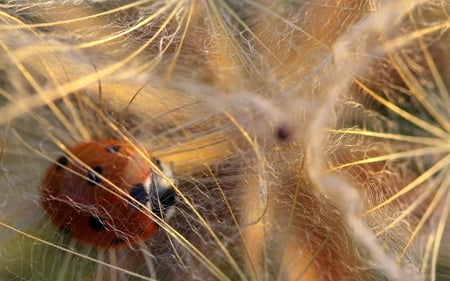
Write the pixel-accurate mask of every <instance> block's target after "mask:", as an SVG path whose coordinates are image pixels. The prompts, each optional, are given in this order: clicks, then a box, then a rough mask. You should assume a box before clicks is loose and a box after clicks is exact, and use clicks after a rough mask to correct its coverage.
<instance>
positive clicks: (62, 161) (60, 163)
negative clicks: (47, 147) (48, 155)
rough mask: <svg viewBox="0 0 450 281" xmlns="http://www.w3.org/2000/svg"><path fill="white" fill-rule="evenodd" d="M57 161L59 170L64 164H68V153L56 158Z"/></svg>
mask: <svg viewBox="0 0 450 281" xmlns="http://www.w3.org/2000/svg"><path fill="white" fill-rule="evenodd" d="M56 162H57V163H58V164H57V165H56V169H57V170H59V169H61V168H62V167H63V166H66V165H67V164H68V163H69V158H67V156H66V155H63V156H61V157H59V158H58V160H56Z"/></svg>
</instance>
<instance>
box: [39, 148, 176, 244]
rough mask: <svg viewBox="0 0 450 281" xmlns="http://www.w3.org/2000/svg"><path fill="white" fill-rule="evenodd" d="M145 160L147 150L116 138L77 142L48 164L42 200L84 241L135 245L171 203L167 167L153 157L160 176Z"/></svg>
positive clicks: (57, 219) (56, 219) (58, 222)
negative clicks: (139, 149)
mask: <svg viewBox="0 0 450 281" xmlns="http://www.w3.org/2000/svg"><path fill="white" fill-rule="evenodd" d="M142 153H144V154H142ZM148 159H151V157H150V156H149V155H148V153H147V152H145V151H138V150H137V149H136V147H135V146H133V145H132V144H130V143H128V142H125V141H121V140H117V139H99V140H93V141H89V142H83V143H79V144H77V145H75V146H73V147H72V148H70V149H69V150H68V153H67V154H65V155H62V156H61V157H59V158H58V159H57V160H56V161H55V162H54V163H53V164H51V166H50V167H49V168H48V170H47V172H46V174H45V176H44V178H43V180H42V188H41V195H42V196H41V205H42V206H43V208H44V209H45V211H46V212H47V214H48V215H49V216H50V218H51V221H52V222H53V223H54V224H55V225H56V226H57V227H59V228H60V229H61V230H63V231H64V232H65V233H67V234H69V235H70V236H71V237H72V238H74V239H76V240H77V241H79V242H80V243H82V244H85V245H91V246H95V247H100V248H109V247H119V246H122V245H136V244H138V243H139V242H141V241H143V240H146V239H148V238H149V237H151V236H152V235H153V234H154V233H155V231H156V230H157V228H158V226H157V224H156V223H155V222H154V220H153V219H152V215H156V216H160V217H161V218H167V216H168V213H169V210H170V209H171V207H172V206H173V205H174V203H175V192H174V190H173V189H172V188H171V186H172V183H171V182H169V181H168V180H167V179H169V180H170V181H171V179H170V177H171V171H170V169H168V168H167V167H166V166H164V165H163V164H162V163H161V162H160V161H159V160H154V159H153V160H152V161H154V164H155V165H156V166H158V168H159V170H160V171H162V172H163V173H164V174H165V175H166V176H165V177H164V176H162V175H161V174H160V172H157V171H155V170H154V169H152V164H151V163H149V161H148ZM153 167H154V166H153ZM127 194H128V195H129V196H127ZM138 202H139V203H141V204H139V203H138ZM144 206H145V207H144Z"/></svg>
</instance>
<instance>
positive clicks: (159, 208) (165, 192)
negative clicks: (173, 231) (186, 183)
mask: <svg viewBox="0 0 450 281" xmlns="http://www.w3.org/2000/svg"><path fill="white" fill-rule="evenodd" d="M174 204H175V191H174V190H173V189H171V188H164V189H162V188H161V189H159V190H155V189H153V192H152V193H151V206H152V212H153V213H155V214H156V215H157V216H159V217H161V218H162V216H163V214H165V213H166V211H167V210H168V209H169V208H170V207H172V206H173V205H174Z"/></svg>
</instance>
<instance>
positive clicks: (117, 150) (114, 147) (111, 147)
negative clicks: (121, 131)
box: [106, 144, 120, 154]
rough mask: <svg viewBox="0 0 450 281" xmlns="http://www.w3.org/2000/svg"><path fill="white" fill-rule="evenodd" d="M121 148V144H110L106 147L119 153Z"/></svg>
mask: <svg viewBox="0 0 450 281" xmlns="http://www.w3.org/2000/svg"><path fill="white" fill-rule="evenodd" d="M119 150H120V145H117V144H116V145H108V146H107V147H106V151H108V152H109V153H114V154H115V153H117V152H119Z"/></svg>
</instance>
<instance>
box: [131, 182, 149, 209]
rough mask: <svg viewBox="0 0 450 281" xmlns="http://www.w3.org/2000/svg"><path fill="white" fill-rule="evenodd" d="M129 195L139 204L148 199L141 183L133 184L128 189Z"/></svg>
mask: <svg viewBox="0 0 450 281" xmlns="http://www.w3.org/2000/svg"><path fill="white" fill-rule="evenodd" d="M130 196H131V197H133V198H134V199H136V201H138V202H139V203H141V204H144V205H145V204H146V203H147V201H148V194H147V192H146V191H145V187H144V185H143V184H142V183H137V184H134V185H133V187H132V188H131V190H130Z"/></svg>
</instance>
